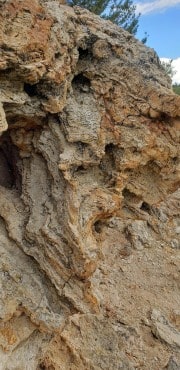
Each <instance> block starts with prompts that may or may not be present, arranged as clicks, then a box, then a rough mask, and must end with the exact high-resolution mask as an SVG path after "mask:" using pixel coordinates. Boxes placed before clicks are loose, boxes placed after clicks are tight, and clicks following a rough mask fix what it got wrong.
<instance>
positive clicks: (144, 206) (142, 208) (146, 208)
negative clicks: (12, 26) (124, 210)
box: [140, 202, 151, 213]
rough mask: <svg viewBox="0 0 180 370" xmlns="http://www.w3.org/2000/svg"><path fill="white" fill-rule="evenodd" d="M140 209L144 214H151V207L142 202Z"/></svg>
mask: <svg viewBox="0 0 180 370" xmlns="http://www.w3.org/2000/svg"><path fill="white" fill-rule="evenodd" d="M140 209H141V210H142V211H144V212H147V213H150V212H151V206H150V205H149V204H148V203H146V202H142V205H141V207H140Z"/></svg>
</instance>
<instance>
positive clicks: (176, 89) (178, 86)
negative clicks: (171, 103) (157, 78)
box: [173, 84, 180, 95]
mask: <svg viewBox="0 0 180 370" xmlns="http://www.w3.org/2000/svg"><path fill="white" fill-rule="evenodd" d="M173 91H174V92H175V94H177V95H180V84H175V85H173Z"/></svg>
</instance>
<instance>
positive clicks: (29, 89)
mask: <svg viewBox="0 0 180 370" xmlns="http://www.w3.org/2000/svg"><path fill="white" fill-rule="evenodd" d="M24 91H25V92H26V94H28V95H29V96H35V95H37V85H30V84H28V83H25V84H24Z"/></svg>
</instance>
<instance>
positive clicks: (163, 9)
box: [134, 0, 180, 83]
mask: <svg viewBox="0 0 180 370" xmlns="http://www.w3.org/2000/svg"><path fill="white" fill-rule="evenodd" d="M134 4H135V5H136V9H137V12H140V13H141V16H140V19H139V28H138V32H137V34H136V37H137V38H138V39H142V38H143V36H144V32H145V31H146V32H147V33H148V35H149V37H148V41H147V46H150V47H151V48H153V49H155V50H156V52H157V53H158V55H159V57H160V58H170V59H174V62H173V65H174V68H176V70H177V74H176V78H175V77H174V81H175V82H176V80H177V79H178V73H179V74H180V0H134ZM177 82H178V83H180V75H179V79H178V81H177Z"/></svg>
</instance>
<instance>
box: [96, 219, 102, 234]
mask: <svg viewBox="0 0 180 370" xmlns="http://www.w3.org/2000/svg"><path fill="white" fill-rule="evenodd" d="M94 230H95V232H96V233H97V234H101V232H102V221H100V220H97V221H96V222H95V223H94Z"/></svg>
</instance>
